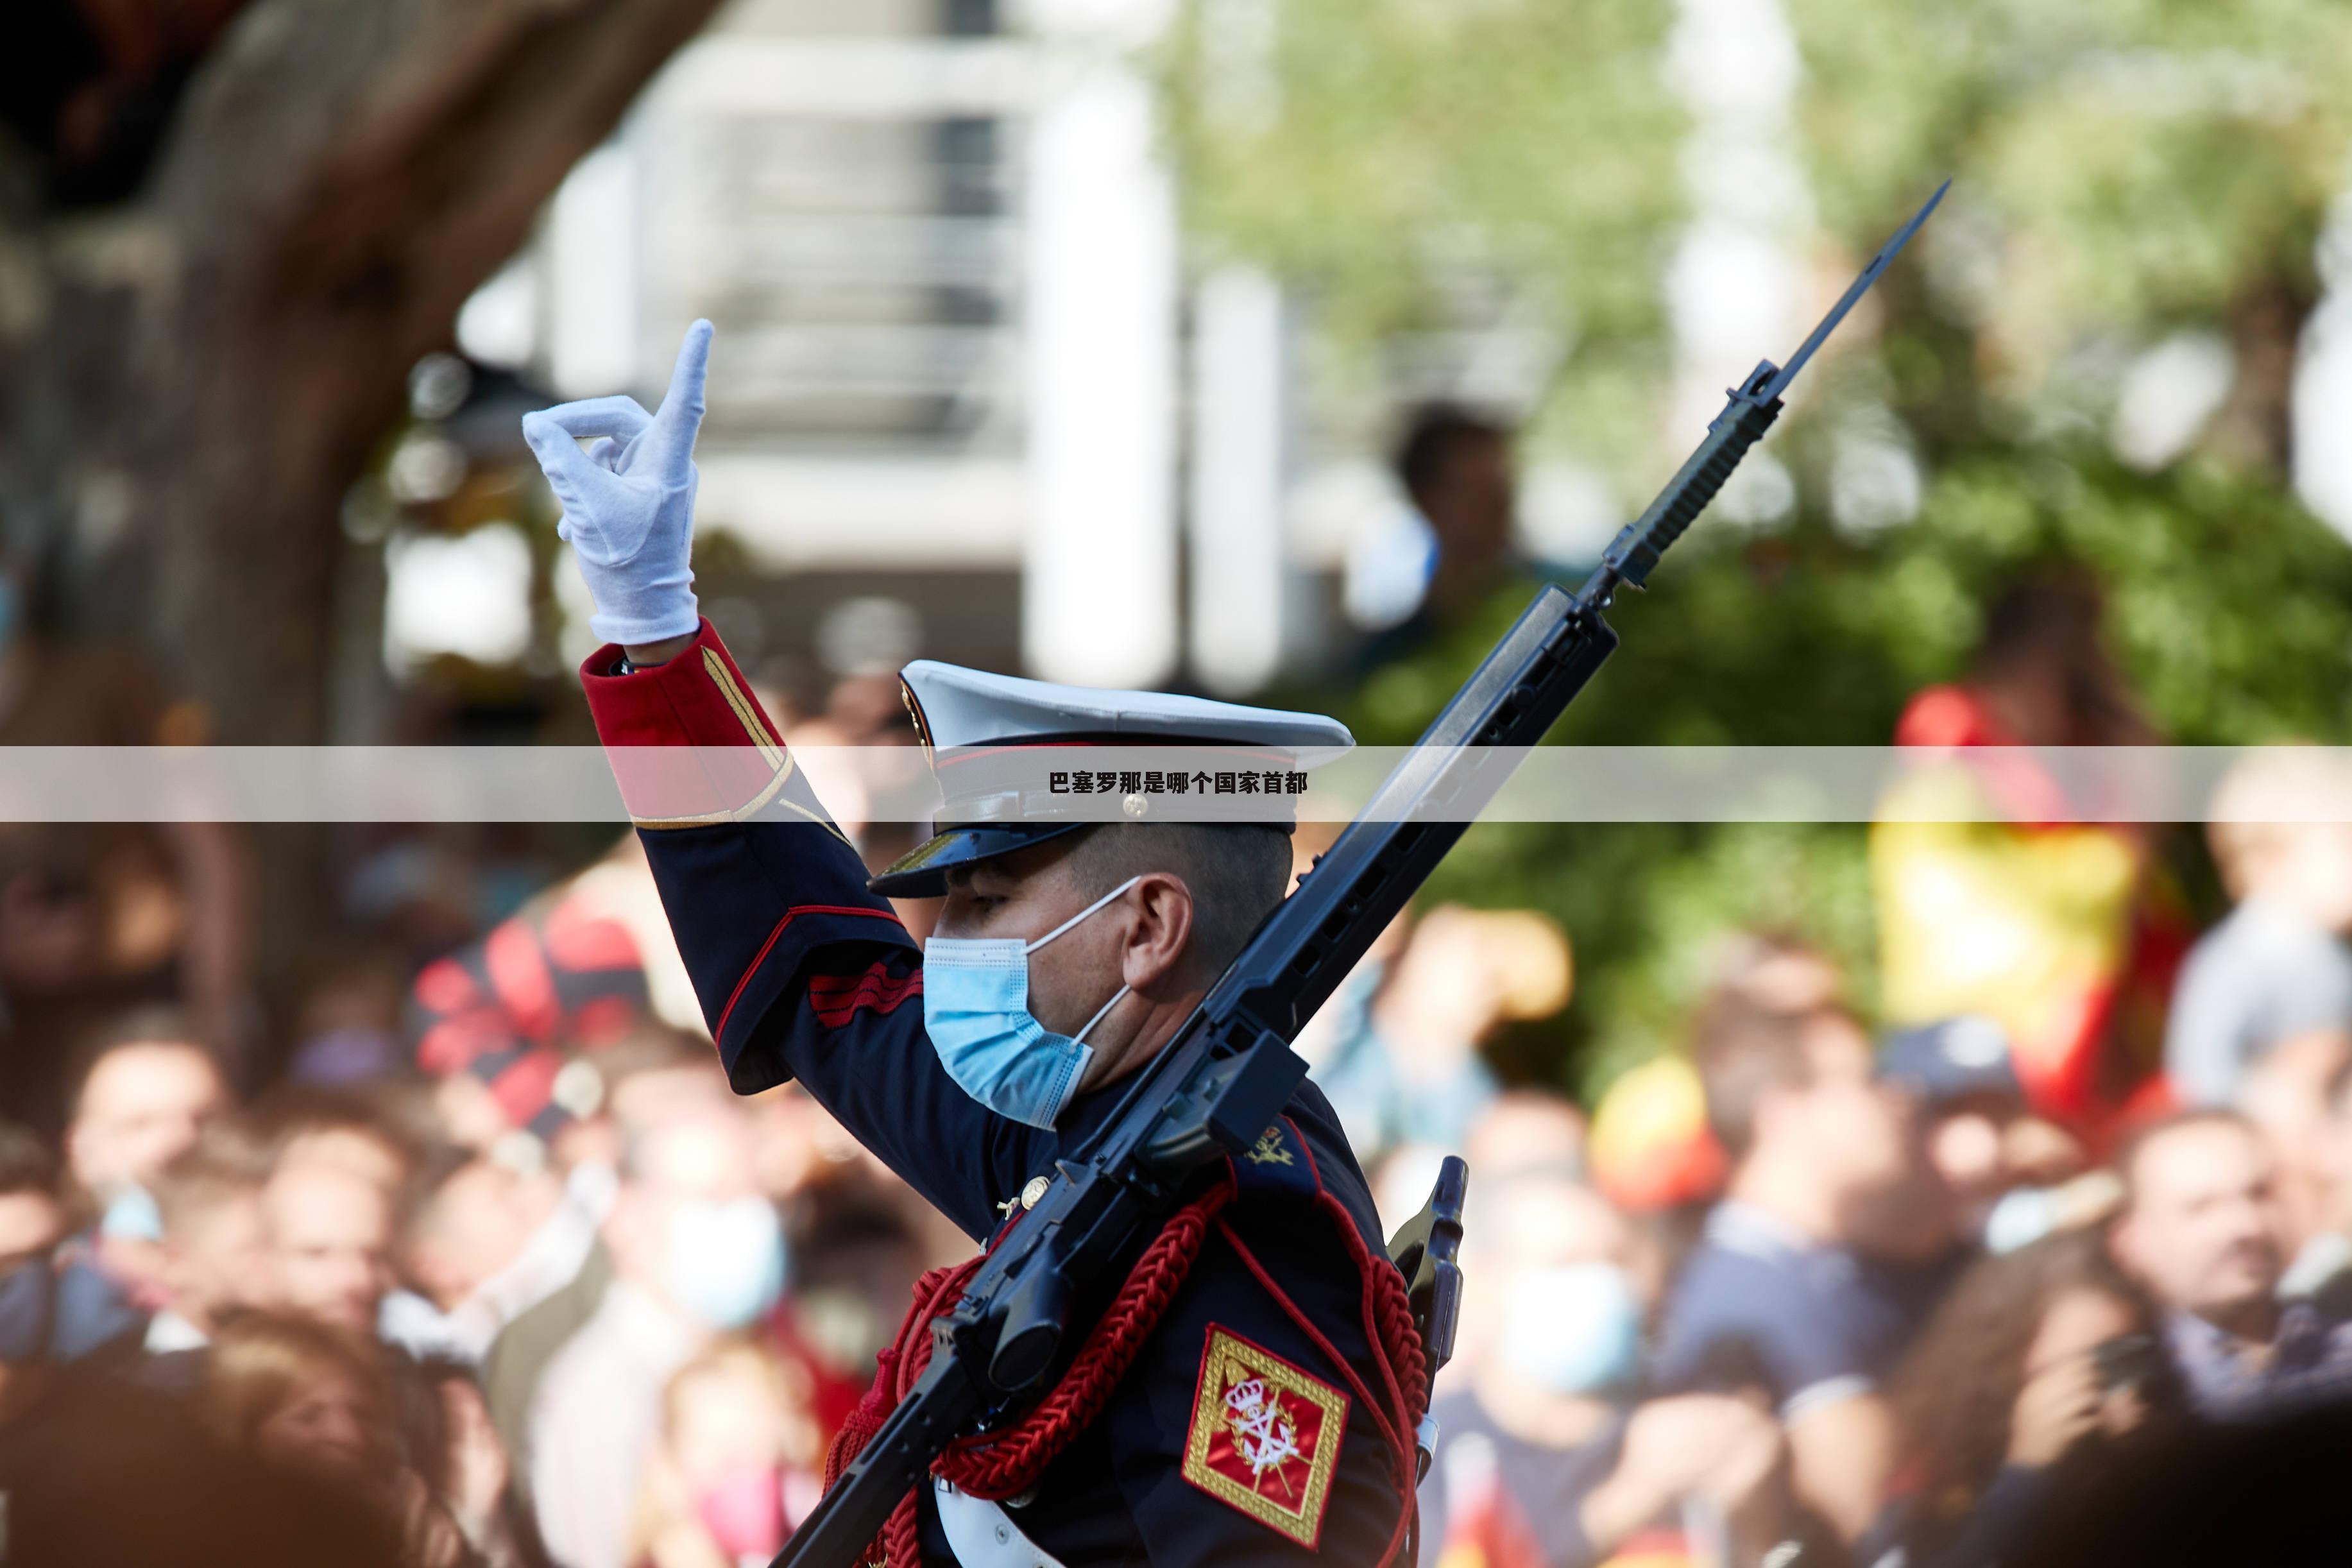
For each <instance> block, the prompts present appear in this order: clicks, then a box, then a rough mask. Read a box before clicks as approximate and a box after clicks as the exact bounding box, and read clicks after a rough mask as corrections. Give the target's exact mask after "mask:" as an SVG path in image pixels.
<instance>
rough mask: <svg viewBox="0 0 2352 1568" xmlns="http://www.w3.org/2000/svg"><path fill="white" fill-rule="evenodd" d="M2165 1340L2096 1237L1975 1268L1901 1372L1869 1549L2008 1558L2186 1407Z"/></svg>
mask: <svg viewBox="0 0 2352 1568" xmlns="http://www.w3.org/2000/svg"><path fill="white" fill-rule="evenodd" d="M2162 1331H2163V1324H2162V1322H2161V1321H2160V1317H2159V1314H2158V1309H2157V1307H2156V1305H2155V1304H2154V1303H2153V1302H2152V1301H2150V1300H2148V1299H2147V1295H2146V1294H2145V1293H2144V1292H2143V1291H2142V1290H2141V1289H2139V1287H2138V1286H2137V1285H2135V1284H2134V1283H2133V1282H2132V1281H2131V1280H2130V1279H2127V1278H2126V1277H2125V1275H2124V1274H2123V1273H2122V1271H2121V1270H2120V1269H2118V1268H2116V1264H2115V1262H2114V1260H2113V1259H2112V1258H2110V1257H2109V1255H2108V1253H2107V1250H2106V1247H2105V1240H2104V1238H2103V1237H2100V1236H2098V1235H2097V1234H2095V1233H2094V1232H2091V1231H2085V1230H2076V1231H2072V1232H2069V1233H2067V1234H2064V1235H2061V1236H2055V1237H2047V1238H2045V1239H2043V1240H2040V1241H2036V1242H2033V1243H2032V1244H2030V1245H2028V1246H2026V1247H2023V1248H2021V1249H2020V1250H2018V1251H2015V1252H2011V1253H2008V1254H2005V1255H2003V1256H2000V1257H1997V1258H1986V1259H1984V1260H1983V1261H1981V1262H1979V1263H1978V1264H1976V1265H1975V1266H1973V1267H1972V1268H1970V1269H1969V1272H1968V1273H1967V1274H1965V1275H1963V1276H1962V1277H1961V1279H1960V1280H1959V1282H1958V1284H1957V1285H1955V1286H1954V1287H1953V1289H1952V1294H1951V1295H1950V1297H1949V1298H1948V1299H1947V1300H1945V1302H1944V1304H1943V1305H1942V1306H1941V1307H1939V1308H1938V1309H1937V1311H1936V1315H1935V1317H1934V1318H1933V1319H1931V1320H1930V1321H1929V1322H1928V1324H1927V1328H1925V1329H1924V1330H1922V1331H1920V1334H1919V1338H1918V1340H1917V1342H1916V1343H1915V1344H1913V1346H1912V1347H1911V1351H1910V1353H1909V1354H1908V1355H1906V1357H1905V1358H1904V1362H1903V1365H1902V1367H1901V1369H1900V1370H1899V1371H1898V1372H1897V1373H1896V1374H1895V1381H1894V1402H1895V1417H1896V1421H1897V1424H1898V1426H1899V1429H1900V1433H1901V1437H1900V1441H1901V1450H1900V1451H1901V1454H1902V1466H1901V1468H1900V1470H1899V1472H1898V1481H1897V1485H1898V1488H1899V1491H1898V1494H1897V1497H1896V1499H1895V1502H1894V1504H1893V1505H1892V1506H1891V1507H1890V1509H1889V1510H1888V1512H1887V1514H1886V1515H1885V1517H1884V1518H1882V1520H1881V1521H1880V1523H1879V1525H1878V1526H1877V1528H1875V1529H1874V1531H1873V1532H1872V1534H1873V1539H1874V1542H1875V1543H1876V1544H1878V1545H1881V1546H1884V1547H1885V1548H1887V1549H1890V1550H1899V1551H1900V1552H1901V1553H1902V1557H1901V1561H1902V1563H1904V1564H1905V1565H1906V1568H1992V1565H1993V1564H1996V1563H2002V1562H2006V1561H2008V1560H2009V1559H2010V1557H2011V1555H2012V1554H2013V1552H2015V1550H2016V1548H2017V1547H2018V1546H2019V1545H2021V1543H2022V1542H2025V1541H2026V1540H2027V1539H2029V1538H2030V1534H2031V1531H2032V1528H2033V1526H2034V1525H2035V1523H2036V1522H2037V1521H2038V1517H2039V1515H2040V1513H2041V1510H2042V1509H2043V1508H2044V1507H2045V1506H2046V1505H2047V1503H2048V1502H2049V1500H2051V1498H2052V1496H2053V1491H2054V1489H2056V1488H2058V1487H2060V1486H2070V1487H2071V1486H2074V1485H2078V1484H2080V1483H2081V1482H2082V1481H2083V1480H2084V1479H2085V1468H2084V1467H2085V1466H2086V1465H2098V1464H2104V1463H2112V1462H2113V1461H2114V1458H2115V1456H2116V1441H2117V1439H2120V1438H2122V1437H2125V1436H2127V1435H2129V1434H2132V1433H2134V1432H2136V1431H2137V1430H2139V1429H2140V1428H2141V1427H2142V1426H2144V1425H2145V1424H2146V1423H2147V1422H2148V1420H2149V1419H2150V1418H2151V1416H2158V1415H2168V1414H2170V1413H2172V1412H2174V1411H2175V1410H2177V1409H2178V1407H2179V1388H2178V1385H2177V1381H2176V1380H2175V1378H2174V1377H2173V1375H2172V1372H2171V1369H2170V1367H2169V1366H2168V1363H2166V1361H2165V1357H2164V1352H2163V1349H2162V1340H2161V1338H2160V1336H2161V1334H2162ZM1863 1555H1864V1557H1865V1558H1866V1559H1867V1558H1868V1557H1869V1556H1871V1555H1872V1554H1871V1553H1867V1552H1865V1553H1864V1554H1863Z"/></svg>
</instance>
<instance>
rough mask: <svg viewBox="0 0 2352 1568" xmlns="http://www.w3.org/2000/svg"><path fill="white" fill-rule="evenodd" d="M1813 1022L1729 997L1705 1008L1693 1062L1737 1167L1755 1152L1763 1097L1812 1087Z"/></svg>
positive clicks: (1714, 1123) (1711, 1122)
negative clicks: (1809, 1034) (1810, 1039)
mask: <svg viewBox="0 0 2352 1568" xmlns="http://www.w3.org/2000/svg"><path fill="white" fill-rule="evenodd" d="M1809 1022H1810V1018H1809V1016H1808V1015H1806V1014H1802V1013H1788V1012H1780V1011H1777V1010H1775V1009H1772V1008H1768V1007H1763V1006H1759V1005H1757V1004H1756V1003H1755V1002H1754V1001H1752V1000H1750V999H1748V998H1747V997H1745V996H1742V995H1739V994H1737V993H1730V992H1727V993H1724V994H1718V995H1717V996H1716V997H1714V998H1712V999H1711V1000H1710V1001H1708V1002H1707V1003H1706V1004H1705V1005H1702V1006H1701V1007H1700V1009H1699V1013H1698V1016H1697V1018H1696V1020H1695V1021H1694V1022H1693V1024H1692V1026H1691V1045H1690V1054H1691V1061H1692V1064H1693V1065H1694V1066H1695V1067H1696V1068H1697V1069H1698V1077H1699V1082H1700V1084H1701V1085H1702V1086H1703V1088H1704V1089H1705V1091H1706V1122H1707V1126H1708V1128H1709V1129H1710V1130H1711V1131H1713V1132H1714V1133H1715V1138H1716V1142H1718V1143H1720V1144H1722V1145H1723V1152H1725V1153H1726V1154H1727V1155H1729V1156H1730V1157H1731V1159H1732V1161H1733V1162H1734V1163H1738V1161H1740V1160H1744V1159H1746V1158H1747V1157H1748V1150H1750V1149H1751V1148H1753V1147H1754V1146H1755V1142H1756V1111H1757V1109H1758V1107H1759V1106H1760V1105H1761V1104H1762V1103H1763V1101H1764V1097H1765V1096H1766V1095H1767V1094H1769V1093H1770V1092H1771V1091H1772V1090H1774V1089H1803V1088H1805V1087H1806V1086H1808V1085H1809V1084H1811V1082H1812V1081H1813V1063H1812V1056H1811V1051H1810V1049H1809V1048H1808V1044H1807V1041H1806V1038H1805V1033H1806V1026H1807V1024H1808V1023H1809Z"/></svg>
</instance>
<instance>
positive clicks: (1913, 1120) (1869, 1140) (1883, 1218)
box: [1795, 1012, 1954, 1259]
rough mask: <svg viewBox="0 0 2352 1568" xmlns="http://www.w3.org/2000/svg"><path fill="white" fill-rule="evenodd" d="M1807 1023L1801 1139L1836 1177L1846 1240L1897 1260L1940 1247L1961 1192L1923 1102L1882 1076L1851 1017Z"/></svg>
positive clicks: (1809, 1154)
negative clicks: (1931, 1138) (1935, 1146)
mask: <svg viewBox="0 0 2352 1568" xmlns="http://www.w3.org/2000/svg"><path fill="white" fill-rule="evenodd" d="M1806 1027H1807V1040H1806V1046H1807V1058H1808V1062H1809V1066H1810V1068H1811V1075H1812V1078H1811V1084H1810V1085H1809V1086H1808V1087H1807V1088H1806V1089H1805V1090H1804V1092H1803V1094H1802V1096H1801V1100H1802V1104H1803V1110H1802V1113H1801V1119H1800V1121H1799V1124H1798V1127H1797V1130H1796V1131H1797V1132H1798V1134H1799V1135H1800V1136H1801V1140H1802V1142H1801V1143H1798V1144H1796V1145H1795V1146H1796V1147H1798V1148H1800V1149H1801V1150H1803V1151H1805V1155H1804V1157H1805V1158H1806V1159H1807V1160H1808V1161H1810V1162H1811V1163H1812V1164H1813V1165H1814V1167H1815V1168H1816V1169H1817V1170H1818V1171H1820V1172H1821V1173H1822V1176H1823V1177H1824V1178H1825V1179H1826V1180H1827V1182H1828V1183H1829V1184H1830V1186H1831V1190H1832V1194H1834V1196H1835V1200H1836V1202H1837V1205H1838V1209H1839V1211H1840V1214H1841V1215H1842V1223H1843V1226H1844V1229H1845V1232H1846V1236H1847V1239H1848V1240H1849V1241H1850V1242H1851V1243H1852V1244H1853V1245H1854V1246H1855V1247H1860V1248H1861V1249H1862V1250H1864V1251H1865V1252H1868V1253H1870V1254H1872V1255H1874V1256H1876V1257H1881V1258H1890V1259H1901V1258H1909V1259H1920V1258H1930V1257H1933V1256H1935V1255H1936V1254H1937V1253H1939V1252H1941V1251H1942V1250H1943V1249H1944V1248H1945V1247H1948V1246H1949V1245H1950V1242H1951V1235H1952V1226H1953V1220H1954V1214H1953V1204H1952V1194H1951V1193H1950V1191H1949V1190H1948V1188H1947V1187H1946V1185H1945V1184H1944V1182H1943V1181H1942V1180H1941V1179H1940V1178H1939V1177H1938V1175H1937V1173H1936V1170H1935V1167H1934V1166H1933V1165H1932V1164H1931V1163H1929V1160H1928V1153H1927V1140H1926V1138H1925V1136H1924V1129H1923V1128H1922V1126H1921V1124H1920V1121H1919V1110H1918V1108H1917V1105H1916V1102H1915V1101H1914V1100H1912V1099H1911V1097H1910V1096H1909V1095H1906V1094H1905V1093H1903V1092H1901V1091H1900V1090H1898V1089H1892V1088H1890V1087H1888V1086H1887V1085H1885V1084H1884V1083H1881V1082H1879V1081H1877V1080H1876V1079H1875V1078H1874V1076H1873V1072H1872V1057H1871V1049H1870V1038H1869V1037H1868V1036H1866V1035H1864V1033H1863V1031H1862V1026H1860V1025H1858V1024H1856V1023H1855V1022H1854V1021H1853V1019H1852V1018H1851V1017H1848V1016H1846V1015H1845V1014H1843V1013H1842V1012H1825V1013H1822V1014H1819V1015H1817V1016H1815V1017H1814V1018H1813V1019H1812V1020H1811V1022H1810V1023H1809V1024H1808V1025H1807V1026H1806Z"/></svg>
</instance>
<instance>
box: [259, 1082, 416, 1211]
mask: <svg viewBox="0 0 2352 1568" xmlns="http://www.w3.org/2000/svg"><path fill="white" fill-rule="evenodd" d="M250 1121H251V1122H252V1125H253V1131H254V1136H255V1137H256V1138H257V1139H258V1140H259V1141H260V1142H261V1144H262V1146H263V1148H264V1149H266V1150H267V1151H268V1157H269V1163H270V1165H271V1167H272V1168H273V1169H275V1170H278V1171H281V1172H282V1171H286V1170H289V1169H291V1168H293V1167H295V1166H298V1165H318V1166H323V1167H327V1168H330V1169H333V1170H337V1171H341V1172H342V1173H345V1174H347V1175H351V1176H355V1177H357V1178H358V1179H359V1180H361V1181H362V1182H365V1183H367V1184H369V1185H371V1186H373V1187H374V1188H375V1189H376V1190H377V1191H378V1192H381V1193H383V1194H384V1196H385V1197H386V1198H387V1199H394V1198H396V1197H397V1196H398V1195H399V1194H400V1191H401V1188H402V1186H403V1185H404V1184H405V1183H406V1182H407V1180H408V1173H409V1169H410V1167H411V1165H412V1164H413V1163H415V1158H416V1151H415V1146H414V1144H413V1143H412V1142H410V1140H409V1139H408V1138H407V1137H405V1136H404V1135H403V1133H402V1132H400V1131H397V1130H395V1128H394V1124H393V1121H392V1119H391V1118H390V1117H388V1116H387V1115H386V1114H384V1111H383V1109H382V1108H381V1106H380V1104H379V1103H378V1102H377V1101H376V1100H373V1099H372V1098H370V1097H369V1096H366V1095H363V1094H360V1093H355V1092H352V1091H350V1090H339V1089H319V1088H314V1087H309V1086H300V1085H289V1086H286V1087H283V1088H280V1089H278V1090H276V1091H275V1092H273V1093H271V1094H268V1095H266V1096H264V1097H263V1098H262V1099H261V1100H260V1101H259V1102H257V1104H256V1105H255V1106H254V1108H253V1112H252V1115H251V1117H250Z"/></svg>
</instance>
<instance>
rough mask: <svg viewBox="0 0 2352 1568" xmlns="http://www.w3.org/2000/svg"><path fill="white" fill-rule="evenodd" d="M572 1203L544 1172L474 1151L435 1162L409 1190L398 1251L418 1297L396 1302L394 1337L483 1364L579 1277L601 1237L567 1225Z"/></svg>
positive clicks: (452, 1152)
mask: <svg viewBox="0 0 2352 1568" xmlns="http://www.w3.org/2000/svg"><path fill="white" fill-rule="evenodd" d="M566 1201H567V1200H566V1194H565V1192H564V1188H563V1184H562V1183H561V1182H560V1181H558V1180H557V1179H556V1178H555V1176H554V1175H553V1174H552V1173H550V1172H548V1171H546V1170H544V1169H533V1170H528V1171H518V1170H516V1169H514V1168H513V1167H512V1166H511V1165H509V1164H508V1163H504V1162H502V1161H499V1160H496V1159H491V1158H486V1157H485V1156H483V1155H480V1154H478V1153H475V1152H473V1151H471V1150H465V1149H449V1150H443V1151H440V1152H436V1154H434V1155H433V1156H431V1157H430V1158H428V1159H427V1160H426V1161H425V1163H424V1164H423V1165H422V1166H421V1167H420V1168H419V1169H418V1171H417V1172H416V1173H415V1175H414V1176H413V1177H412V1178H411V1180H410V1182H409V1186H408V1191H407V1193H406V1194H405V1197H404V1203H403V1210H404V1215H403V1218H402V1221H401V1225H400V1233H399V1237H398V1239H397V1243H396V1246H395V1247H394V1261H395V1263H396V1264H397V1266H398V1271H399V1274H400V1277H401V1279H403V1280H404V1282H405V1283H406V1284H407V1285H408V1286H409V1287H410V1288H411V1289H412V1290H413V1291H414V1294H413V1295H404V1296H394V1297H392V1298H388V1299H387V1300H386V1303H385V1308H386V1311H385V1318H384V1322H383V1328H384V1331H385V1337H386V1338H387V1339H390V1340H391V1341H393V1342H394V1343H397V1344H401V1345H404V1346H405V1347H406V1348H407V1349H409V1350H410V1351H412V1352H415V1353H417V1354H419V1355H423V1354H426V1353H428V1352H433V1353H439V1354H445V1355H449V1356H453V1357H455V1358H457V1360H458V1361H460V1362H463V1363H467V1364H472V1363H478V1362H479V1361H480V1360H481V1358H482V1356H483V1354H484V1352H487V1351H488V1349H489V1346H490V1342H491V1341H492V1339H494V1338H495V1337H496V1336H497V1334H498V1331H499V1329H501V1328H503V1327H504V1326H505V1325H506V1324H507V1323H508V1322H509V1321H512V1320H513V1319H514V1318H516V1317H518V1316H520V1314H521V1313H522V1312H524V1311H525V1310H529V1309H530V1308H531V1307H533V1306H535V1305H537V1304H538V1303H539V1302H540V1301H541V1300H545V1299H546V1298H547V1297H548V1296H550V1295H551V1294H553V1293H554V1292H555V1291H556V1290H557V1289H561V1288H562V1286H563V1285H564V1284H565V1283H566V1282H568V1281H569V1280H570V1279H572V1277H573V1276H574V1275H575V1274H577V1273H578V1272H579V1269H580V1265H581V1263H582V1262H583V1260H584V1259H585V1258H586V1257H587V1252H588V1246H589V1243H590V1241H591V1239H592V1237H593V1231H592V1230H591V1229H590V1227H589V1226H585V1225H583V1224H577V1223H566V1222H567V1220H568V1219H569V1218H570V1216H568V1215H566V1213H565V1207H566ZM395 1308H397V1309H398V1310H397V1311H395V1310H394V1309H395Z"/></svg>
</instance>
